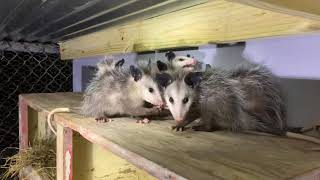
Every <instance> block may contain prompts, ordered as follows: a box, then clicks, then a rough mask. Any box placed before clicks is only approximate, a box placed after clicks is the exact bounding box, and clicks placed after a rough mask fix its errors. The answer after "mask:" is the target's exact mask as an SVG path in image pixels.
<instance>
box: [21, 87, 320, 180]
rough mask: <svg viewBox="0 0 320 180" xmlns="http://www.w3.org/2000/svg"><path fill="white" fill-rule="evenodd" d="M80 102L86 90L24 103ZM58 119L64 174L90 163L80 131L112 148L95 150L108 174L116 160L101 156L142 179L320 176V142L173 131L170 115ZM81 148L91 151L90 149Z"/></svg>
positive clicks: (42, 106) (43, 107)
mask: <svg viewBox="0 0 320 180" xmlns="http://www.w3.org/2000/svg"><path fill="white" fill-rule="evenodd" d="M80 101H81V94H80V93H53V94H28V95H22V96H20V108H22V107H27V106H28V107H30V108H33V109H35V110H37V111H42V112H49V111H50V110H52V109H54V108H57V107H77V106H79V104H80ZM21 110H22V111H20V113H21V114H20V115H22V116H21V119H20V127H23V125H24V124H23V123H26V122H27V121H28V119H27V118H26V116H25V115H26V114H27V112H24V111H23V108H22V109H21ZM23 114H24V115H23ZM55 120H56V121H57V123H58V137H57V143H58V144H57V151H58V152H57V154H58V156H59V155H60V156H59V157H57V158H58V159H57V162H58V164H57V166H58V171H59V172H58V177H60V179H63V178H64V179H71V178H72V176H73V177H77V175H76V174H77V173H79V172H77V171H75V169H73V167H76V165H75V164H78V163H81V164H86V163H87V162H83V161H85V158H84V156H76V155H75V154H74V152H76V151H79V149H77V148H76V144H79V143H77V141H76V140H75V137H74V136H73V135H72V134H76V133H79V134H80V135H81V137H82V138H85V139H86V140H88V142H87V143H91V144H93V145H95V146H98V147H95V148H101V149H100V150H92V152H100V151H105V152H106V153H109V154H105V156H99V155H96V156H95V155H93V154H94V153H93V154H92V155H91V156H92V157H94V158H96V161H98V160H99V161H102V162H103V163H102V164H101V162H100V166H99V167H98V165H97V167H93V168H94V169H95V168H96V169H101V168H102V169H103V168H104V170H105V171H104V173H106V174H108V173H109V172H110V171H112V170H109V171H108V169H109V168H108V167H113V165H114V166H116V165H115V163H113V161H111V160H108V161H104V159H101V157H105V158H107V157H110V156H115V157H118V158H121V160H122V161H121V163H122V164H130V166H131V167H132V168H131V170H132V169H133V168H135V170H134V172H136V173H139V174H141V173H142V174H143V175H141V176H140V179H153V178H152V176H153V177H156V178H159V179H184V178H186V179H195V180H200V179H244V180H246V179H291V178H293V179H294V178H296V179H304V178H306V179H308V178H309V179H316V178H319V176H320V152H316V151H310V149H311V148H314V147H319V146H317V145H315V144H313V143H309V142H305V141H299V140H294V139H287V138H283V137H271V136H257V135H248V134H240V133H239V134H236V133H230V132H225V131H218V132H212V133H206V132H194V131H191V130H187V131H185V132H173V131H171V130H169V126H170V125H172V124H173V121H170V120H165V121H164V120H162V121H160V120H158V121H156V120H154V121H152V122H151V123H150V124H147V125H141V124H137V123H136V121H135V120H134V119H129V118H117V119H115V121H113V122H111V123H107V124H100V123H97V122H95V120H94V119H93V118H83V117H82V116H80V115H78V114H75V113H58V114H56V115H55ZM22 129H23V128H21V129H20V130H21V131H20V133H21V138H20V140H21V143H22V144H25V143H26V142H28V139H26V138H27V134H26V132H24V133H23V132H22ZM25 129H26V128H25ZM72 138H73V142H72ZM78 147H84V146H78ZM75 148H76V149H77V150H75ZM95 148H93V149H95ZM81 149H82V150H83V151H85V148H81ZM88 149H89V148H88ZM81 157H82V159H81ZM99 158H100V159H99ZM70 159H71V160H70ZM72 159H73V160H72ZM71 162H72V163H71ZM124 162H126V163H124ZM88 163H89V162H88ZM121 163H119V164H121ZM138 171H139V172H138ZM68 172H70V173H68ZM82 173H83V172H82ZM67 177H69V178H67ZM141 177H143V178H141Z"/></svg>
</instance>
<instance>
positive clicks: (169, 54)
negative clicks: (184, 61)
mask: <svg viewBox="0 0 320 180" xmlns="http://www.w3.org/2000/svg"><path fill="white" fill-rule="evenodd" d="M166 57H167V59H168V61H172V60H173V59H174V58H175V57H176V54H175V53H174V52H172V51H169V52H167V53H166Z"/></svg>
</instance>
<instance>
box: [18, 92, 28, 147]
mask: <svg viewBox="0 0 320 180" xmlns="http://www.w3.org/2000/svg"><path fill="white" fill-rule="evenodd" d="M28 140H29V138H28V104H27V102H26V101H25V100H24V98H23V96H21V95H20V96H19V147H20V149H26V148H28Z"/></svg>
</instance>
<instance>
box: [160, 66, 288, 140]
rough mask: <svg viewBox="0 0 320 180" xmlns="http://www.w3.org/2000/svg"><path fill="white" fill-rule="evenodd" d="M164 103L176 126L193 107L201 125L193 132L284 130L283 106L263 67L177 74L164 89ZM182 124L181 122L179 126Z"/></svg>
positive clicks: (276, 131)
mask: <svg viewBox="0 0 320 180" xmlns="http://www.w3.org/2000/svg"><path fill="white" fill-rule="evenodd" d="M165 100H166V102H167V106H168V107H169V109H170V111H171V113H172V115H173V117H174V119H175V120H176V121H178V122H179V123H178V125H180V124H182V125H185V123H187V122H186V121H185V118H186V115H187V113H188V112H189V110H190V107H191V106H192V107H194V106H195V107H197V109H199V114H200V117H201V121H202V123H203V124H202V125H200V126H197V127H194V129H195V130H205V131H211V130H216V129H230V130H232V131H243V130H256V131H260V132H267V133H272V134H281V133H282V132H283V131H284V130H285V127H286V125H285V124H286V123H285V119H286V117H285V110H284V103H283V101H282V97H281V94H280V91H279V88H278V85H277V83H276V82H275V81H274V80H273V76H272V74H271V73H270V71H268V70H267V69H266V68H264V67H262V66H253V65H252V66H251V67H242V68H237V69H236V70H234V71H232V72H229V71H223V70H219V69H217V68H213V69H211V70H210V71H205V72H202V73H200V72H190V73H185V72H181V73H179V75H178V76H177V77H176V79H175V80H174V82H172V83H171V84H170V85H169V86H168V87H167V88H166V90H165ZM182 122H183V123H182Z"/></svg>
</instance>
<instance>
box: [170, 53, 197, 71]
mask: <svg viewBox="0 0 320 180" xmlns="http://www.w3.org/2000/svg"><path fill="white" fill-rule="evenodd" d="M197 63H198V61H197V60H195V59H194V58H191V57H188V56H177V57H176V58H174V59H173V60H172V67H173V68H174V69H180V68H182V69H184V70H186V71H192V70H194V68H195V65H196V64H197Z"/></svg>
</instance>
